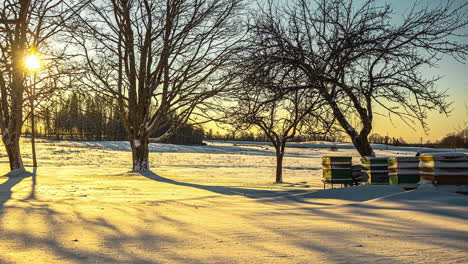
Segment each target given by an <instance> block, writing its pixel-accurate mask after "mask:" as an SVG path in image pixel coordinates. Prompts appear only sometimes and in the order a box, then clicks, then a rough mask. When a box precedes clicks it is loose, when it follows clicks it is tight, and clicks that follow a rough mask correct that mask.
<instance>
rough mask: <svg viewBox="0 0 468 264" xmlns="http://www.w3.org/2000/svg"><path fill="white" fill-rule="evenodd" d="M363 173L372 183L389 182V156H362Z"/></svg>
mask: <svg viewBox="0 0 468 264" xmlns="http://www.w3.org/2000/svg"><path fill="white" fill-rule="evenodd" d="M361 165H362V173H364V174H367V176H368V177H369V180H368V181H369V183H371V184H388V157H363V158H361Z"/></svg>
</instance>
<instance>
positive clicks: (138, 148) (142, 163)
mask: <svg viewBox="0 0 468 264" xmlns="http://www.w3.org/2000/svg"><path fill="white" fill-rule="evenodd" d="M130 145H131V147H132V160H133V170H134V171H144V170H149V155H148V139H147V138H135V139H132V140H131V142H130Z"/></svg>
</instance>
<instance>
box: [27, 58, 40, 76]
mask: <svg viewBox="0 0 468 264" xmlns="http://www.w3.org/2000/svg"><path fill="white" fill-rule="evenodd" d="M24 65H25V67H26V69H27V70H28V71H31V72H34V71H37V70H39V68H40V67H41V60H40V59H39V57H38V56H37V55H36V54H29V55H28V56H27V57H26V59H25V61H24Z"/></svg>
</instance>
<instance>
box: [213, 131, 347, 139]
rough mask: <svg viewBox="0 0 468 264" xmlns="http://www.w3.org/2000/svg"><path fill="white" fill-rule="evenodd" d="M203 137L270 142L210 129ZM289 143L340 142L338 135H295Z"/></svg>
mask: <svg viewBox="0 0 468 264" xmlns="http://www.w3.org/2000/svg"><path fill="white" fill-rule="evenodd" d="M205 137H206V139H208V140H229V141H255V142H268V141H270V140H269V139H268V138H267V136H266V135H265V134H264V133H253V132H245V131H242V132H231V133H226V134H220V133H219V132H216V133H214V132H213V130H212V129H210V130H208V132H205ZM289 141H290V142H305V141H330V142H339V141H342V137H341V134H340V135H323V134H310V135H297V136H294V137H293V139H291V140H289Z"/></svg>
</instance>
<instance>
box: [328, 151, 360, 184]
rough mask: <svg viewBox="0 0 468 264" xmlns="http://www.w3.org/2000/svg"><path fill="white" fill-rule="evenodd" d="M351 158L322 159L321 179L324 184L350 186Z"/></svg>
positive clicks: (351, 180)
mask: <svg viewBox="0 0 468 264" xmlns="http://www.w3.org/2000/svg"><path fill="white" fill-rule="evenodd" d="M351 160H352V157H322V168H323V178H322V181H323V182H324V183H325V182H326V183H333V184H335V183H336V184H351V183H352V182H353V179H352V177H351V175H352V170H351V165H352V163H351Z"/></svg>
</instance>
